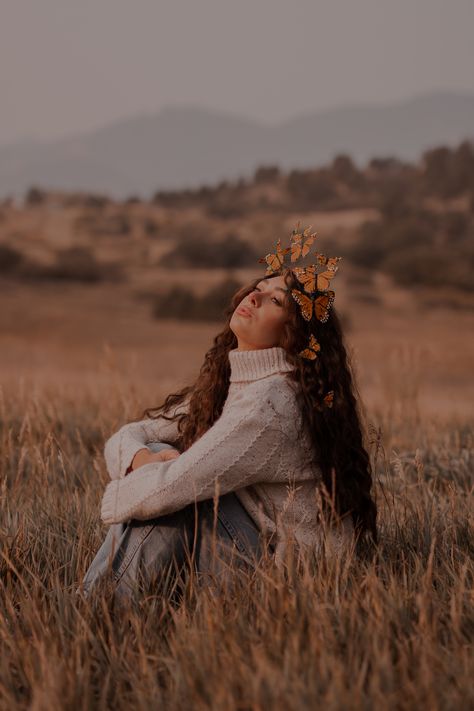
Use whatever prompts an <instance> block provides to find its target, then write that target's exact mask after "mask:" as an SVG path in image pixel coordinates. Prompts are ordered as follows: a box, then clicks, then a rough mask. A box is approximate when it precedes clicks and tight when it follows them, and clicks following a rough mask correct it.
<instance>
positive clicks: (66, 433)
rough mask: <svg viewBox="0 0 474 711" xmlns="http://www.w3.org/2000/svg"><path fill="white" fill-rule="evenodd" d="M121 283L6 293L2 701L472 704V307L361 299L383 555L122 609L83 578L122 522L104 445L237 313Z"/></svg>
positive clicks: (1, 321)
mask: <svg viewBox="0 0 474 711" xmlns="http://www.w3.org/2000/svg"><path fill="white" fill-rule="evenodd" d="M101 288H102V287H101ZM99 293H100V295H101V296H100V298H98V295H99ZM121 293H122V292H119V291H118V290H117V291H116V292H115V291H113V290H112V288H111V290H110V291H100V292H98V291H94V289H91V288H90V287H88V288H85V287H84V288H79V287H77V286H75V287H74V288H72V287H71V288H67V287H61V288H59V287H58V286H57V285H55V286H51V287H45V288H44V289H43V290H42V291H41V292H38V291H36V292H33V289H32V288H31V289H29V288H27V287H24V286H22V287H21V288H20V287H18V289H17V290H16V291H15V290H14V287H13V286H11V288H9V289H6V290H4V292H3V293H2V300H3V305H4V309H3V310H2V312H1V313H0V334H1V339H0V349H1V350H0V353H1V356H0V357H1V363H2V368H1V379H0V388H1V389H0V454H1V493H0V511H1V513H0V540H1V556H0V558H1V560H0V586H1V592H0V707H1V708H5V709H34V710H35V711H39V710H43V709H76V708H77V709H108V708H114V709H122V708H123V709H126V708H127V709H128V708H136V709H149V708H173V709H175V708H176V709H181V708H182V709H188V708H195V709H206V708H211V707H212V708H216V709H242V710H243V709H249V710H250V709H252V710H253V709H255V710H259V711H260V710H262V711H263V709H265V710H266V709H285V710H286V709H314V708H321V707H324V708H325V709H327V710H332V709H341V710H342V709H344V710H346V709H379V708H389V709H412V708H413V709H420V708H423V709H424V708H429V709H467V708H472V707H473V706H474V691H473V687H472V677H473V674H474V664H473V649H472V640H473V635H474V612H473V609H474V608H473V602H474V601H473V597H472V583H473V573H474V566H473V557H472V553H473V540H474V538H473V530H472V483H473V469H474V467H473V456H474V448H473V434H472V424H473V422H472V419H473V418H472V413H471V412H470V407H471V403H472V382H470V380H469V378H470V367H471V366H470V363H471V362H472V343H471V341H472V338H471V337H470V334H469V330H468V324H469V315H468V314H467V313H464V312H461V311H459V312H452V313H449V314H448V313H447V312H446V313H445V312H443V311H437V312H435V311H431V312H430V311H429V310H427V311H426V312H425V313H423V314H422V316H421V317H420V313H418V314H417V317H416V318H415V317H413V316H412V317H410V318H408V316H407V313H408V312H407V311H403V304H402V303H401V302H397V303H396V304H393V305H392V308H391V309H390V308H387V309H386V310H385V312H384V314H385V315H384V318H383V319H382V318H380V313H381V312H380V311H377V310H376V307H375V306H371V305H370V304H366V305H365V306H364V307H362V306H361V305H360V304H357V305H356V306H355V307H354V310H353V311H349V310H348V314H349V317H350V322H351V324H352V325H351V328H350V330H349V345H350V347H351V349H352V352H353V356H354V361H355V366H356V369H357V374H358V381H359V385H360V390H361V395H362V398H363V401H364V405H365V412H366V426H367V435H368V446H369V449H370V453H371V457H372V461H373V464H374V469H375V472H376V480H377V484H376V489H377V499H378V503H379V507H380V520H379V525H380V546H379V555H378V560H377V561H365V562H363V561H359V562H357V561H355V560H353V559H351V558H350V557H349V555H348V554H341V555H340V556H339V557H323V558H322V559H320V560H319V561H316V562H314V561H313V562H312V563H311V561H309V562H308V565H307V566H306V567H304V569H303V570H302V571H301V570H300V572H299V574H298V571H297V570H295V568H294V567H292V566H291V565H289V568H288V573H287V576H286V577H285V576H283V575H282V573H281V572H279V571H277V570H273V569H272V568H270V569H269V570H266V571H264V572H262V574H261V575H259V576H258V577H257V580H256V581H254V583H253V584H252V585H251V586H250V585H249V584H248V583H247V581H246V580H245V577H244V576H242V577H241V578H239V587H238V590H237V593H236V594H235V596H233V597H226V598H221V599H217V600H216V599H213V598H211V597H210V596H208V595H206V594H204V593H202V591H201V592H199V591H196V590H195V589H194V588H192V587H191V588H190V589H189V590H188V594H187V596H186V599H185V601H184V603H183V605H182V606H181V607H180V608H179V609H174V608H172V607H169V606H168V605H167V603H166V600H165V599H163V597H162V596H160V595H155V596H152V597H148V598H146V599H143V600H142V601H141V603H140V606H139V607H138V608H137V609H135V610H133V611H131V612H130V614H129V615H127V616H125V617H123V616H122V617H121V616H119V615H117V614H116V613H114V611H113V610H112V609H111V608H110V605H109V604H108V602H107V600H106V598H99V599H96V600H95V601H94V602H93V604H89V603H87V602H86V601H84V600H83V599H81V598H78V596H77V595H76V594H75V589H76V587H77V585H78V583H79V581H80V580H81V578H82V576H83V574H84V572H85V570H86V569H87V567H88V565H89V563H90V561H91V560H92V558H93V556H94V554H95V552H96V550H97V548H98V546H99V544H100V542H101V540H102V539H103V536H104V533H105V529H104V527H103V526H102V524H101V522H100V518H99V510H100V499H101V495H102V492H103V489H104V486H105V484H106V482H107V472H106V470H105V465H104V461H103V458H102V449H103V444H104V441H105V439H106V438H107V437H109V436H110V434H111V433H112V432H113V431H115V430H116V429H117V427H118V426H119V425H120V424H122V423H123V422H125V421H127V420H130V419H134V418H135V417H137V416H138V414H139V413H140V411H141V410H142V409H143V408H144V407H145V406H150V405H152V404H157V403H158V402H159V401H160V400H161V398H162V397H163V396H164V395H165V394H167V393H168V392H170V391H171V390H173V389H175V388H176V387H178V386H179V385H181V384H184V382H187V381H189V379H190V378H192V377H194V376H195V375H196V373H197V369H198V367H199V365H200V362H201V360H202V356H203V354H204V352H205V350H206V349H207V348H208V347H209V345H210V342H211V339H212V335H213V334H214V333H215V332H216V325H215V324H188V325H183V324H179V323H176V322H153V321H152V320H151V319H150V317H149V313H148V311H147V308H146V304H143V303H142V304H141V305H140V303H141V302H133V303H132V302H131V301H130V300H127V299H126V298H124V297H122V296H120V294H121ZM29 304H30V305H32V306H33V305H34V308H33V307H32V308H29ZM348 309H349V307H348ZM377 314H379V316H378V317H377ZM441 344H442V345H441Z"/></svg>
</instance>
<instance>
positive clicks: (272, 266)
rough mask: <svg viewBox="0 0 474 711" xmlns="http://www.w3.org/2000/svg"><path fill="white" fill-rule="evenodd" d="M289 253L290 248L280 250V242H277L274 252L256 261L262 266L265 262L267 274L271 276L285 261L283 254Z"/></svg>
mask: <svg viewBox="0 0 474 711" xmlns="http://www.w3.org/2000/svg"><path fill="white" fill-rule="evenodd" d="M289 251H290V247H285V249H282V248H281V241H280V240H278V242H277V247H276V252H274V253H273V252H271V253H270V254H267V255H266V257H261V258H260V259H259V260H258V261H259V262H260V263H261V264H264V263H265V262H266V263H267V265H268V266H267V274H271V273H272V272H276V271H278V269H280V267H281V266H282V265H283V262H284V260H285V254H288V252H289Z"/></svg>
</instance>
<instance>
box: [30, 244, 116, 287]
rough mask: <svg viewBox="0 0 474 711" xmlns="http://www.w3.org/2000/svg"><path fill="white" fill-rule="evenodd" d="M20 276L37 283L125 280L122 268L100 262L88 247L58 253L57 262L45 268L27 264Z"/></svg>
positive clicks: (33, 263) (69, 248)
mask: <svg viewBox="0 0 474 711" xmlns="http://www.w3.org/2000/svg"><path fill="white" fill-rule="evenodd" d="M20 274H21V276H22V277H24V278H27V279H33V280H37V281H73V282H74V281H77V282H85V283H91V284H92V283H98V282H102V281H118V280H122V279H123V270H122V267H121V266H120V265H118V264H114V263H107V264H104V263H101V262H98V261H97V260H96V258H95V256H94V255H93V254H92V252H91V251H90V250H89V249H88V248H87V247H68V248H66V249H61V250H59V251H58V252H56V262H55V264H53V265H51V266H43V265H40V264H36V263H35V262H31V261H28V262H25V264H24V265H23V266H22V268H21V271H20Z"/></svg>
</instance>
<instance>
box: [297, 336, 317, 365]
mask: <svg viewBox="0 0 474 711" xmlns="http://www.w3.org/2000/svg"><path fill="white" fill-rule="evenodd" d="M320 350H321V346H320V345H319V343H318V341H317V340H316V338H315V337H314V336H313V334H312V333H311V334H310V336H309V346H308V348H305V349H304V350H302V351H300V352H299V354H298V355H300V356H301V357H302V358H308V360H314V359H315V358H317V357H318V351H320Z"/></svg>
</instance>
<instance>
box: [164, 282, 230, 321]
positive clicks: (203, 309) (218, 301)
mask: <svg viewBox="0 0 474 711" xmlns="http://www.w3.org/2000/svg"><path fill="white" fill-rule="evenodd" d="M241 286H242V284H241V283H240V282H238V281H237V280H236V279H234V278H233V277H228V278H227V279H224V281H222V282H221V283H219V284H217V285H215V286H213V287H212V288H211V289H209V291H207V292H206V293H205V294H204V295H203V296H196V294H194V292H193V291H192V290H191V289H188V288H187V287H184V286H180V285H176V286H173V287H172V288H171V289H169V291H167V292H165V293H163V294H159V295H157V296H155V298H154V302H153V315H154V316H155V318H166V319H169V318H173V319H181V320H183V321H222V320H223V319H224V311H225V309H226V308H227V306H228V305H229V303H230V300H231V298H232V296H233V295H234V294H235V292H236V291H237V289H239V288H240V287H241Z"/></svg>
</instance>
